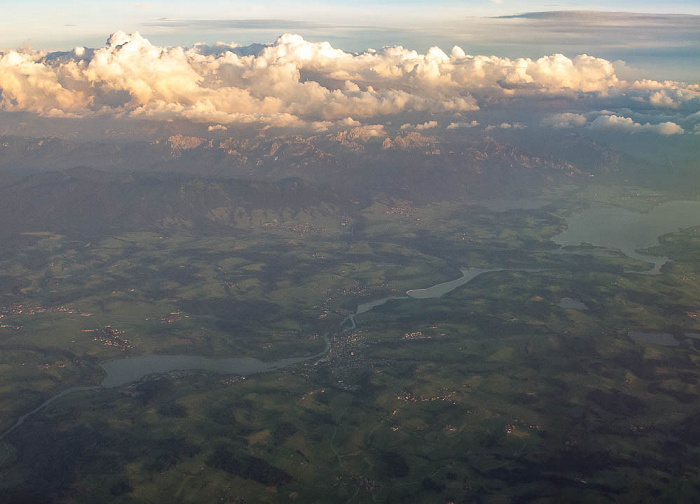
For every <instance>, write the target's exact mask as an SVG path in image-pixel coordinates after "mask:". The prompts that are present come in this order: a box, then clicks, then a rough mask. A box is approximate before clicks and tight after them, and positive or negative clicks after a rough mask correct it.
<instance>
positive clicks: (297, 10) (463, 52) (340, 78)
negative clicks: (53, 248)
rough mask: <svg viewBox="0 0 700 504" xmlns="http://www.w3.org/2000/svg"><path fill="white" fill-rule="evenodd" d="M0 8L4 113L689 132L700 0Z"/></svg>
mask: <svg viewBox="0 0 700 504" xmlns="http://www.w3.org/2000/svg"><path fill="white" fill-rule="evenodd" d="M583 5H585V7H586V10H585V11H581V10H580V9H581V7H582V6H583ZM2 8H3V16H2V18H0V49H2V51H0V111H1V112H2V113H4V114H10V115H12V114H30V115H32V116H36V117H43V118H54V119H56V118H62V119H71V120H72V119H75V120H78V119H85V118H92V119H95V118H100V119H105V118H118V119H124V118H127V119H134V120H150V121H170V120H173V119H175V118H177V119H182V118H185V119H187V120H189V121H192V122H196V123H201V124H204V125H209V126H211V127H212V128H217V129H215V131H221V130H223V129H225V128H227V127H229V126H231V125H235V124H256V125H263V126H266V127H273V126H274V127H305V128H310V129H313V130H317V131H321V130H327V129H333V128H358V127H362V128H369V130H368V131H371V132H372V133H371V134H379V132H380V129H381V128H382V127H383V126H388V125H390V124H393V125H395V126H396V125H402V128H403V126H405V128H403V130H411V129H413V130H416V131H424V130H429V129H434V128H442V129H445V130H447V129H450V130H455V129H460V128H472V127H477V126H479V127H482V128H488V127H494V128H501V129H508V128H517V127H525V126H527V125H526V124H525V123H524V122H522V121H521V119H518V118H517V117H516V116H517V111H518V110H520V111H521V112H522V113H521V115H522V117H524V118H526V119H527V118H528V117H535V118H536V121H537V122H538V124H539V125H540V126H543V127H548V128H557V129H561V128H574V129H580V130H588V131H616V132H624V133H626V134H631V135H632V134H655V135H661V136H671V135H690V134H692V135H695V134H700V65H699V64H698V62H700V0H698V1H684V2H674V1H670V2H663V3H661V2H656V1H655V2H651V1H645V0H636V1H635V2H630V1H627V0H617V1H596V0H592V1H588V2H585V3H583V2H572V1H568V0H563V1H562V0H560V1H558V2H556V1H553V2H552V3H541V2H534V1H530V0H494V1H468V0H467V1H465V0H462V1H452V0H443V1H437V2H431V3H427V2H419V1H412V0H404V1H402V2H398V1H392V0H384V1H383V2H375V1H372V2H370V1H368V0H354V1H352V2H350V1H336V2H309V1H305V2H291V1H277V0H268V1H262V2H256V3H253V2H249V1H246V2H239V1H225V2H224V1H217V0H201V1H198V2H191V1H188V2H182V1H172V0H171V1H168V2H164V1H160V0H158V1H151V2H145V3H128V2H126V3H124V2H112V1H99V0H92V1H74V2H61V1H51V2H49V1H43V0H42V1H32V2H27V1H24V2H16V1H14V0H4V1H3V3H2ZM659 10H661V12H657V11H659ZM283 34H284V35H283ZM217 42H221V43H220V44H217ZM196 43H202V44H199V45H195V44H196ZM253 43H262V44H266V47H267V48H266V49H265V48H263V47H262V46H255V47H253V48H249V49H245V48H242V46H246V45H248V44H253ZM369 48H372V50H370V49H369ZM60 51H63V52H60ZM504 111H507V112H508V113H509V114H510V116H508V115H503V119H502V120H499V121H498V122H494V123H493V124H489V123H487V122H485V121H487V120H490V119H489V118H488V117H490V116H488V113H492V115H493V117H495V116H497V115H498V114H501V113H503V114H505V112H504ZM535 112H536V113H535ZM4 117H9V116H7V115H5V116H4ZM18 117H19V116H18ZM372 128H374V129H372Z"/></svg>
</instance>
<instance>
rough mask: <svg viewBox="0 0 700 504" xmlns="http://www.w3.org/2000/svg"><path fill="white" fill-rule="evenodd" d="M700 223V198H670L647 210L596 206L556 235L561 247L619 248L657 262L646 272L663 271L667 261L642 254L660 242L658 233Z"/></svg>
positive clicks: (626, 253)
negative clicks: (586, 245) (686, 199)
mask: <svg viewBox="0 0 700 504" xmlns="http://www.w3.org/2000/svg"><path fill="white" fill-rule="evenodd" d="M698 225H700V201H671V202H668V203H663V204H661V205H658V206H656V207H654V209H653V210H651V211H650V212H647V213H639V212H633V211H631V210H627V209H625V208H621V207H613V206H593V207H591V208H588V209H586V210H584V211H583V212H581V213H580V214H578V215H576V216H574V217H573V218H571V219H570V220H569V223H568V227H567V229H566V230H565V231H563V232H562V233H560V234H558V235H557V236H555V237H554V238H553V240H554V242H555V243H557V244H558V245H561V246H562V247H565V246H579V245H581V244H585V243H588V244H591V245H594V246H596V247H605V248H609V249H617V250H620V251H621V252H623V253H624V254H625V255H626V256H628V257H630V258H633V259H639V260H641V261H645V262H649V263H653V264H654V268H653V269H652V270H650V271H648V272H647V273H650V274H656V273H659V272H660V269H661V266H662V265H663V264H665V263H666V262H667V261H668V258H666V257H658V256H652V255H646V254H642V253H639V252H638V251H639V250H644V249H647V248H650V247H654V246H656V245H658V244H659V240H658V238H659V236H661V235H664V234H666V233H671V232H674V231H678V230H679V229H682V228H686V227H691V226H698Z"/></svg>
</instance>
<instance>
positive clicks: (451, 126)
mask: <svg viewBox="0 0 700 504" xmlns="http://www.w3.org/2000/svg"><path fill="white" fill-rule="evenodd" d="M478 125H479V121H477V120H473V121H471V122H468V123H467V122H452V123H450V124H448V125H447V128H445V129H448V130H453V129H459V128H474V127H476V126H478Z"/></svg>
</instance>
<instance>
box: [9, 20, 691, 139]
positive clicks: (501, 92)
mask: <svg viewBox="0 0 700 504" xmlns="http://www.w3.org/2000/svg"><path fill="white" fill-rule="evenodd" d="M205 49H206V48H203V46H194V47H192V48H182V47H160V46H156V45H153V44H151V43H150V42H149V41H148V40H146V39H144V38H142V37H141V36H140V35H138V34H133V35H127V34H125V33H123V32H117V33H115V34H113V35H112V36H111V37H110V39H109V41H108V42H107V45H106V46H105V47H102V48H100V49H97V50H94V51H92V50H87V49H84V48H82V47H81V48H77V49H76V50H75V51H74V52H73V53H72V54H68V55H62V56H59V57H49V55H47V54H46V53H42V52H34V51H11V52H8V53H4V54H0V93H1V94H0V107H2V109H4V110H8V111H26V112H32V113H36V114H40V115H42V116H49V117H86V116H96V115H112V116H119V117H134V118H145V119H156V120H158V119H160V120H169V119H173V118H187V119H189V120H192V121H196V122H209V123H216V124H219V125H222V127H223V126H224V125H228V124H235V123H262V124H269V125H275V126H302V125H306V126H310V127H312V128H314V129H317V130H322V129H324V128H328V127H330V126H332V125H337V126H340V127H343V126H345V127H348V126H356V125H358V124H359V122H358V120H359V121H363V122H364V121H366V120H368V119H369V120H371V119H372V118H376V117H386V116H389V115H395V114H400V113H404V112H422V113H424V114H425V115H426V122H425V123H422V124H420V123H419V124H418V125H417V126H413V128H414V129H428V128H432V127H434V126H433V122H432V121H431V120H429V119H430V117H429V116H430V114H447V115H449V114H454V115H456V116H457V115H458V114H459V113H461V112H465V111H472V110H478V109H479V108H480V107H482V106H488V104H489V103H491V101H492V100H494V99H496V100H509V99H513V98H519V97H526V96H533V95H534V96H562V97H576V96H580V95H581V94H591V95H610V94H612V95H620V94H624V93H626V92H627V91H633V92H634V93H636V94H637V95H638V96H641V97H642V98H643V99H644V100H645V103H648V104H650V105H651V106H655V107H669V108H678V107H680V106H681V104H682V103H683V102H684V101H688V100H696V101H697V100H698V96H700V89H699V88H698V87H697V86H686V85H683V84H680V83H657V82H654V81H644V82H637V83H634V84H632V85H630V84H628V83H626V82H624V81H621V80H620V79H618V77H617V76H616V75H615V71H614V68H613V65H612V63H610V62H609V61H607V60H604V59H600V58H594V57H591V56H586V55H581V56H577V57H575V58H573V59H570V58H567V57H565V56H563V55H560V54H555V55H551V56H544V57H542V58H539V59H537V60H532V59H525V58H521V59H508V58H499V57H496V56H471V55H466V54H465V53H464V51H462V50H461V49H460V48H458V47H455V48H454V49H453V50H452V51H451V53H450V54H449V55H448V54H446V53H445V52H443V51H442V50H440V49H439V48H437V47H434V48H432V49H430V50H429V51H428V52H427V53H426V54H420V53H418V52H416V51H412V50H409V49H405V48H403V47H389V48H384V49H382V50H380V51H374V50H368V51H366V52H364V53H361V54H352V53H347V52H344V51H341V50H338V49H335V48H333V47H332V46H331V45H330V44H329V43H326V42H321V43H312V42H308V41H305V40H304V39H302V38H301V37H300V36H297V35H283V36H282V37H280V38H279V39H278V40H277V41H276V42H275V43H274V44H272V45H270V46H267V47H264V48H263V49H262V50H261V51H259V52H258V53H257V54H253V55H246V54H245V51H239V52H240V53H241V54H242V55H239V54H237V53H236V51H235V46H230V49H231V50H225V48H224V49H222V48H221V47H217V51H215V54H211V51H206V50H205ZM563 116H566V114H563ZM350 117H352V118H353V119H349V118H350ZM612 117H613V116H611V117H609V118H608V119H601V121H608V123H609V124H608V123H603V122H600V123H597V124H598V126H596V127H612V126H610V125H611V124H612ZM561 120H562V121H564V122H563V123H561V125H562V126H561V127H563V125H565V124H569V125H574V124H578V122H577V119H575V118H573V117H568V119H567V118H563V117H562V118H561ZM348 121H350V122H348ZM566 121H568V123H567V122H566ZM596 121H597V120H596ZM453 124H454V126H453ZM504 124H505V123H504ZM593 124H594V125H595V124H596V122H595V121H594V123H593ZM620 124H622V125H623V126H624V127H626V128H628V129H636V130H650V129H652V128H657V129H659V131H660V132H661V130H663V131H664V132H665V133H664V134H671V133H668V132H669V131H671V130H672V127H671V126H668V124H673V123H664V124H660V125H655V126H652V125H637V126H630V125H628V124H627V123H625V122H623V123H620ZM633 124H636V123H633ZM606 125H607V126H606ZM468 126H474V123H473V122H472V123H468V124H463V123H451V124H450V126H448V127H451V128H456V127H468ZM675 126H677V125H675ZM501 127H503V126H501ZM614 127H616V128H618V127H619V125H617V124H616V125H615V126H614ZM677 127H678V128H680V127H679V126H677ZM620 129H622V128H620ZM681 131H682V128H681Z"/></svg>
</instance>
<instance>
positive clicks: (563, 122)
mask: <svg viewBox="0 0 700 504" xmlns="http://www.w3.org/2000/svg"><path fill="white" fill-rule="evenodd" d="M586 121H587V119H586V116H584V115H581V114H574V113H571V112H565V113H563V114H554V115H551V116H549V117H548V118H546V119H545V120H544V121H543V123H544V124H545V125H546V126H551V127H553V128H573V127H574V126H583V125H584V124H586Z"/></svg>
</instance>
